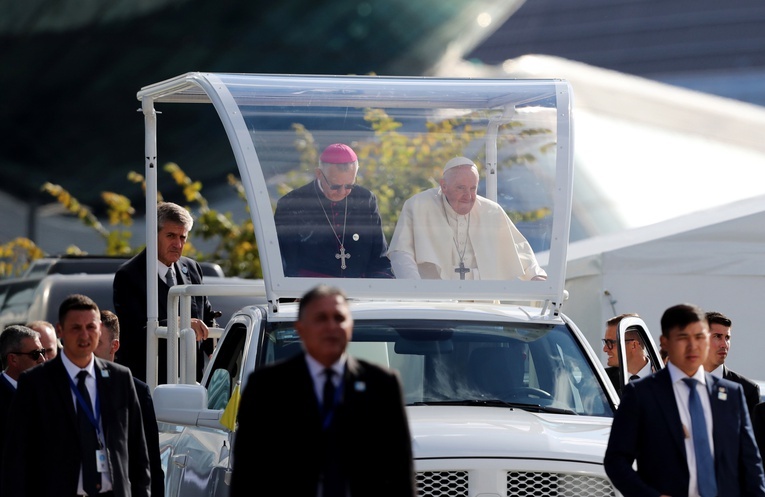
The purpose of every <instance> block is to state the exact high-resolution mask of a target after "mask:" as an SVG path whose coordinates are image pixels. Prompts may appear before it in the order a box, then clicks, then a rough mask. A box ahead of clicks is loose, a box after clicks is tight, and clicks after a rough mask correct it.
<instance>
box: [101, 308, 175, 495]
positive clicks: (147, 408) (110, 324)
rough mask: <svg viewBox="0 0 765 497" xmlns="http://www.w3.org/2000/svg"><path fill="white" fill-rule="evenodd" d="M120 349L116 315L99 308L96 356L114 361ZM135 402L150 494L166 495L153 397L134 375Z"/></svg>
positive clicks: (147, 386)
mask: <svg viewBox="0 0 765 497" xmlns="http://www.w3.org/2000/svg"><path fill="white" fill-rule="evenodd" d="M119 349H120V323H119V320H118V319H117V315H116V314H114V313H113V312H111V311H108V310H106V309H101V338H100V339H99V340H98V347H96V350H94V351H93V353H94V354H95V355H96V357H98V358H99V359H103V360H105V361H112V362H114V355H115V354H116V353H117V351H118V350H119ZM133 383H134V384H135V392H136V394H137V395H138V403H139V404H140V405H141V417H142V419H143V432H144V435H145V436H146V447H147V449H148V451H149V467H150V469H151V495H152V497H163V496H164V495H165V472H164V470H163V469H162V459H161V458H160V455H159V426H158V425H157V415H156V413H155V411H154V401H153V400H152V398H151V390H150V389H149V385H147V384H146V383H144V382H142V381H141V380H139V379H138V378H136V377H133Z"/></svg>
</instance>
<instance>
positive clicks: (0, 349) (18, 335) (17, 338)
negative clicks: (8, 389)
mask: <svg viewBox="0 0 765 497" xmlns="http://www.w3.org/2000/svg"><path fill="white" fill-rule="evenodd" d="M25 338H32V339H35V338H36V339H38V340H39V339H40V334H39V333H38V332H36V331H35V330H33V329H31V328H27V327H26V326H22V325H20V324H12V325H10V326H8V327H7V328H5V329H4V330H3V331H2V333H0V359H2V361H3V369H5V365H6V364H7V363H8V354H10V353H11V352H13V351H14V350H16V351H17V350H19V348H20V347H21V342H23V341H24V339H25Z"/></svg>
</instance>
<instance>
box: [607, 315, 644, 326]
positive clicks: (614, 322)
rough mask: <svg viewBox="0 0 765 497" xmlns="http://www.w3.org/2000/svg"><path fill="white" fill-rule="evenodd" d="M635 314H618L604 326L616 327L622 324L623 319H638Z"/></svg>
mask: <svg viewBox="0 0 765 497" xmlns="http://www.w3.org/2000/svg"><path fill="white" fill-rule="evenodd" d="M639 317H640V316H638V315H637V314H635V313H634V312H626V313H624V314H619V315H618V316H614V317H612V318H611V319H609V320H608V321H606V326H617V325H618V324H619V323H621V322H622V319H624V318H639Z"/></svg>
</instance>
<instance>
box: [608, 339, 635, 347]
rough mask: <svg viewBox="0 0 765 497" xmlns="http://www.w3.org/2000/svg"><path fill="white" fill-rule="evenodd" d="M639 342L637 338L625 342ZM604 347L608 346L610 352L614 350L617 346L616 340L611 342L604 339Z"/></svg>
mask: <svg viewBox="0 0 765 497" xmlns="http://www.w3.org/2000/svg"><path fill="white" fill-rule="evenodd" d="M635 340H637V339H636V338H625V339H624V341H625V342H634V341H635ZM603 345H605V346H606V348H607V349H608V350H614V345H616V340H611V339H610V338H604V339H603Z"/></svg>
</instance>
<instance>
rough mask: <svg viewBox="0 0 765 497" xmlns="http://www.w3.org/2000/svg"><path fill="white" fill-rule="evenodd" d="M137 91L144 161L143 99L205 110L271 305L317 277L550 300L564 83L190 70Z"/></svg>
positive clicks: (564, 180)
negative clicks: (222, 146) (234, 169)
mask: <svg viewBox="0 0 765 497" xmlns="http://www.w3.org/2000/svg"><path fill="white" fill-rule="evenodd" d="M138 98H139V100H142V102H143V110H144V114H145V115H146V116H147V133H146V137H147V157H148V159H147V161H148V162H147V171H149V169H150V163H151V162H152V160H153V161H154V162H156V151H155V150H154V152H155V153H154V154H152V153H151V152H152V151H153V149H152V147H154V146H156V145H155V144H154V142H153V140H156V126H155V124H154V118H155V109H154V105H155V104H158V103H165V102H175V103H198V102H201V103H211V104H212V105H213V106H214V107H215V109H216V111H217V113H218V115H219V117H220V119H221V123H222V124H223V126H224V128H225V130H226V133H227V136H228V138H229V141H230V143H231V146H232V151H233V154H234V157H235V160H236V163H237V165H238V168H239V173H240V178H241V180H242V184H243V187H244V189H245V193H246V196H247V200H248V204H249V207H250V211H251V215H252V218H253V223H254V226H255V235H256V240H257V244H258V250H259V255H260V259H261V265H262V268H263V276H264V280H265V281H266V289H267V292H268V295H269V300H271V301H273V302H276V301H278V299H280V298H296V297H299V296H300V295H302V293H304V292H305V290H306V289H308V288H309V287H311V286H314V285H315V284H317V283H318V282H319V281H322V282H328V283H331V284H333V285H337V286H341V287H342V288H344V289H345V290H346V291H347V292H348V293H349V295H351V296H352V297H357V298H368V297H369V298H403V299H407V298H418V299H422V298H430V299H492V300H512V301H525V302H529V301H541V302H548V303H551V304H553V305H559V304H560V303H561V302H562V300H563V281H564V274H565V258H566V244H567V241H568V238H569V236H568V235H569V223H570V213H571V191H572V150H571V134H572V130H571V116H570V107H571V102H570V98H571V97H570V87H569V85H568V83H566V82H565V81H560V80H533V81H530V80H501V79H487V80H469V79H444V78H388V77H374V76H344V77H339V76H294V75H283V76H281V75H243V74H209V73H189V74H186V75H183V76H179V77H177V78H174V79H172V80H168V81H165V82H161V83H157V84H154V85H151V86H148V87H146V88H144V89H142V90H141V91H140V92H139V93H138ZM162 112H163V113H165V114H166V113H169V112H172V109H171V108H168V106H162ZM214 125H217V124H216V123H211V126H214ZM159 141H160V142H161V137H160V138H159ZM330 146H332V147H330ZM328 147H329V149H328ZM160 149H161V147H160ZM456 157H464V159H460V160H457V161H452V159H455V158H456ZM354 159H355V161H354ZM450 161H452V162H450ZM355 162H357V163H358V166H357V167H358V169H357V170H356V164H355ZM320 163H321V166H320ZM348 163H350V165H348ZM471 163H472V164H474V165H475V166H476V167H475V169H473V167H472V166H471ZM447 164H451V165H454V164H456V167H454V168H452V169H450V170H449V171H448V172H447V173H444V167H445V166H446V165H447ZM476 172H477V173H478V179H476ZM147 179H150V176H149V175H148V174H147ZM442 186H443V188H442ZM473 188H475V190H474V191H473V190H472V189H473ZM472 193H477V195H478V198H477V199H475V196H474V195H473V194H472ZM415 196H417V197H416V198H414V199H412V200H411V201H409V199H410V198H412V197H415ZM408 201H409V202H408ZM147 205H148V204H147ZM545 276H546V279H545Z"/></svg>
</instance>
